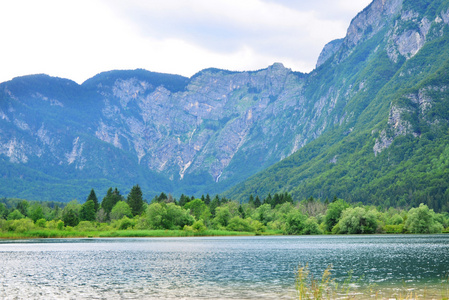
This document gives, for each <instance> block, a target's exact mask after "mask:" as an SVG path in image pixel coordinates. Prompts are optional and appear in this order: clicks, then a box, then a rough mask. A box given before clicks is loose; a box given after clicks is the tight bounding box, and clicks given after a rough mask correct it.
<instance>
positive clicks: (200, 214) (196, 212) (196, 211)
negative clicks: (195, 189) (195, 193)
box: [184, 199, 210, 220]
mask: <svg viewBox="0 0 449 300" xmlns="http://www.w3.org/2000/svg"><path fill="white" fill-rule="evenodd" d="M184 208H185V209H189V210H190V214H191V215H192V216H194V217H195V220H200V219H207V217H208V215H210V212H209V208H208V207H207V205H206V204H205V203H204V202H203V201H202V200H201V199H195V200H193V201H190V202H189V203H186V205H184Z"/></svg>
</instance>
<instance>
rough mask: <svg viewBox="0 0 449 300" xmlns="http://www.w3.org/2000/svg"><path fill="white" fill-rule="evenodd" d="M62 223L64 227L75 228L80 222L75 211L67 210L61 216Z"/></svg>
mask: <svg viewBox="0 0 449 300" xmlns="http://www.w3.org/2000/svg"><path fill="white" fill-rule="evenodd" d="M62 221H63V222H64V224H65V225H66V226H72V227H75V226H76V225H78V223H79V222H80V218H79V215H78V214H77V212H76V211H75V210H73V209H67V210H65V211H64V212H63V214H62Z"/></svg>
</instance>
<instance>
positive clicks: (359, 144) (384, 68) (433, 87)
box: [0, 0, 449, 204]
mask: <svg viewBox="0 0 449 300" xmlns="http://www.w3.org/2000/svg"><path fill="white" fill-rule="evenodd" d="M448 24H449V3H448V1H443V0H434V1H430V0H419V1H410V0H404V1H402V0H374V1H373V2H372V3H371V4H370V5H369V6H368V7H367V8H366V9H365V10H363V11H362V12H360V13H359V14H358V15H357V16H356V17H355V18H354V20H353V21H352V22H351V25H350V27H349V28H348V32H347V35H346V37H345V38H343V39H340V40H336V41H333V42H331V43H329V44H328V45H326V46H325V47H324V49H323V52H322V54H321V55H320V58H319V60H318V62H317V68H316V69H315V70H314V71H312V72H311V73H309V74H302V73H296V72H292V71H291V70H290V69H288V68H285V67H284V66H283V65H282V64H280V63H275V64H273V65H272V66H270V67H268V68H267V69H264V70H259V71H254V72H231V71H226V70H218V69H206V70H203V71H201V72H199V73H198V74H196V75H194V76H193V77H192V78H184V77H181V76H176V75H167V74H158V73H152V72H148V71H144V70H134V71H110V72H105V73H101V74H99V75H97V76H95V77H93V78H91V79H89V80H87V81H86V82H84V83H83V84H82V85H78V84H76V83H74V82H72V81H69V80H66V79H60V78H51V77H48V76H45V75H34V76H26V77H21V78H16V79H14V80H12V81H10V82H5V83H3V84H1V85H0V172H1V174H0V175H1V176H0V177H1V178H0V196H10V197H11V196H15V197H24V198H28V199H41V200H63V201H67V200H71V199H72V198H74V197H77V198H78V199H84V197H85V196H87V195H88V192H89V190H90V188H92V187H93V188H95V189H96V190H99V192H100V193H102V192H104V191H106V189H107V188H108V187H109V186H117V187H119V189H122V190H123V191H125V192H126V190H127V189H129V188H130V187H131V186H132V185H133V184H135V183H139V184H140V185H141V186H142V188H143V190H144V192H145V195H146V196H147V198H152V197H153V196H154V194H155V193H158V192H161V191H164V192H171V193H174V194H175V195H179V194H180V193H185V194H196V195H199V194H200V193H211V194H214V193H218V192H223V191H225V190H227V189H229V188H232V189H231V190H229V191H228V192H227V195H229V196H232V197H234V198H236V199H240V200H245V199H247V197H248V196H249V194H251V193H252V194H259V195H260V196H265V195H267V193H268V192H279V191H290V192H293V194H294V196H295V197H297V198H300V197H306V196H309V195H314V196H315V197H321V198H323V197H333V196H334V195H337V196H339V197H346V198H348V199H353V200H357V201H359V200H361V201H371V202H376V201H381V200H382V201H383V200H385V199H386V198H387V200H388V201H391V204H394V203H396V202H398V201H403V202H404V201H405V202H407V201H409V199H421V198H422V197H427V198H429V199H435V198H436V195H444V194H445V192H446V188H445V187H444V188H441V189H440V190H439V192H435V191H433V190H432V191H428V190H426V189H423V188H415V189H413V188H412V187H410V185H411V183H409V184H404V179H399V177H401V176H400V174H405V173H404V172H402V171H401V170H403V169H404V168H405V165H404V164H406V162H407V161H410V159H411V158H412V157H420V156H419V155H417V154H416V153H415V152H416V151H418V152H419V151H422V149H424V148H423V146H422V145H421V144H422V143H424V144H426V143H427V144H426V145H430V144H432V143H437V144H438V145H441V143H442V142H441V139H444V138H445V137H446V133H447V131H448V130H447V129H446V128H447V120H448V119H449V118H448V116H447V115H446V111H447V109H446V106H445V105H446V104H445V103H446V101H445V100H446V99H447V95H446V90H447V86H448V84H447V82H446V81H445V80H446V73H445V70H446V69H445V67H446V66H447V64H448V61H447V58H448V55H447V53H449V51H448V50H449V49H448V45H447V37H448V33H447V31H448ZM430 133H431V134H433V135H434V136H435V138H434V139H430V138H429V134H430ZM435 140H437V141H438V142H436V141H435ZM401 141H402V142H401ZM404 141H407V142H406V144H404V143H405V142H404ZM424 141H426V142H424ZM401 143H402V144H401ZM429 143H430V144H429ZM428 147H430V148H429V149H435V148H436V144H435V145H433V146H432V147H431V146H428ZM443 148H444V147H443ZM443 148H441V149H442V150H441V151H442V153H443V152H444V151H445V150H444V149H443ZM398 149H400V150H398ZM414 151H415V152H414ZM401 153H402V157H396V156H401ZM407 153H408V154H407ZM418 154H419V153H418ZM407 155H408V156H407ZM435 155H437V154H435ZM283 159H285V160H283ZM281 160H282V161H281ZM280 161H281V162H280ZM443 161H444V160H443ZM278 162H280V163H278ZM273 165H274V166H273ZM418 165H420V166H421V164H418ZM270 166H273V167H271V168H269V169H268V170H266V171H263V170H265V169H266V168H268V167H270ZM427 167H429V166H427ZM378 169H380V170H378ZM440 170H441V168H440ZM259 171H263V172H262V173H259V174H258V175H255V176H254V177H252V178H251V179H250V180H249V181H245V182H244V183H241V182H242V181H244V180H245V179H247V178H249V177H250V176H252V175H254V174H256V173H257V172H259ZM355 172H358V173H355ZM441 172H443V171H440V173H438V172H436V173H435V174H434V175H433V177H432V176H429V175H425V176H424V175H422V176H421V175H420V177H419V178H421V179H422V180H423V181H422V182H421V184H422V187H425V186H426V185H428V181H429V182H430V181H431V180H433V179H432V178H436V177H438V176H439V177H441V176H440V175H441ZM443 173H444V172H443ZM395 174H396V175H395ZM413 174H414V175H416V174H418V173H416V172H414V173H413ZM444 174H445V173H444ZM392 176H396V177H394V178H396V179H394V180H392V179H391V177H392ZM416 176H418V175H416ZM412 177H413V176H412ZM412 177H411V178H412ZM239 183H241V184H239ZM236 184H239V185H237V186H235V185H236ZM376 184H377V185H376ZM399 186H400V187H401V188H402V189H403V190H401V189H400V188H398V187H399ZM430 186H432V185H430ZM399 190H400V192H398V191H399ZM424 190H425V191H424ZM402 191H403V193H402ZM423 191H424V192H423ZM448 193H449V192H448ZM385 197H386V198H385ZM440 198H441V197H440ZM413 201H415V200H413ZM416 201H418V200H416ZM429 201H434V200H429Z"/></svg>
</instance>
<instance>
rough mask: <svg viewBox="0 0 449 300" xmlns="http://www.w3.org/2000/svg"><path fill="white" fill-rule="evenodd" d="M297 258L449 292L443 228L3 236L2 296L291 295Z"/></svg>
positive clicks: (369, 281)
mask: <svg viewBox="0 0 449 300" xmlns="http://www.w3.org/2000/svg"><path fill="white" fill-rule="evenodd" d="M299 264H302V265H305V264H308V265H309V269H310V270H311V272H312V273H313V274H315V277H321V274H322V272H323V270H324V269H326V267H327V266H328V265H330V264H332V265H333V270H332V274H333V276H334V278H335V279H336V280H337V281H340V282H342V281H343V280H344V279H345V278H347V275H348V272H349V271H351V270H353V273H352V279H351V282H352V283H353V284H352V285H351V286H355V288H357V289H366V290H368V289H369V288H371V287H373V286H374V285H375V286H376V287H378V288H381V289H383V290H388V291H391V292H392V293H393V292H394V291H397V290H399V289H402V290H407V291H417V292H419V293H420V295H424V296H425V297H424V298H427V297H429V298H432V297H433V296H431V295H432V293H433V294H436V295H440V294H441V293H445V292H447V286H448V281H447V279H448V277H447V276H448V272H449V235H370V236H299V237H298V236H293V237H292V236H271V237H198V238H120V239H114V238H108V239H97V238H95V239H37V240H16V241H10V240H3V241H0V298H2V299H15V298H17V297H19V298H27V299H30V298H45V299H156V298H163V299H201V298H202V299H211V298H213V299H256V298H257V299H293V298H294V297H295V289H294V286H295V271H296V270H297V268H298V265H299ZM423 293H424V294H423ZM440 298H441V297H440Z"/></svg>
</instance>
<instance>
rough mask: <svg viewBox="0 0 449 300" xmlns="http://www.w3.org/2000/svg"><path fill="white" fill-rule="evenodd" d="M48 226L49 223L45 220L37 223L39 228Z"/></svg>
mask: <svg viewBox="0 0 449 300" xmlns="http://www.w3.org/2000/svg"><path fill="white" fill-rule="evenodd" d="M46 225H47V221H46V220H45V219H39V220H37V221H36V226H37V227H41V228H45V227H46Z"/></svg>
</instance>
